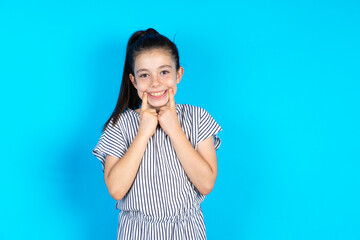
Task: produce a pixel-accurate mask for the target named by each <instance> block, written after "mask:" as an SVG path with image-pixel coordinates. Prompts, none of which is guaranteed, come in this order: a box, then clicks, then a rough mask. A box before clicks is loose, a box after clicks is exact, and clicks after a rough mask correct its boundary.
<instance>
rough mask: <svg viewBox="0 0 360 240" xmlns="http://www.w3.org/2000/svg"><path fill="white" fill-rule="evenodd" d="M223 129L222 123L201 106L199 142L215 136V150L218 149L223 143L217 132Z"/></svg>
mask: <svg viewBox="0 0 360 240" xmlns="http://www.w3.org/2000/svg"><path fill="white" fill-rule="evenodd" d="M221 130H222V128H221V127H220V125H219V124H218V123H217V122H216V121H215V119H214V118H213V117H212V116H211V115H210V114H209V113H208V112H207V111H206V110H205V109H202V108H201V111H200V121H199V133H198V139H197V143H200V142H202V141H204V140H205V139H207V138H208V137H211V136H213V137H214V145H215V150H218V149H219V147H220V144H221V140H220V138H219V137H218V136H217V134H218V133H219V132H220V131H221Z"/></svg>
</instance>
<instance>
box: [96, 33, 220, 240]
mask: <svg viewBox="0 0 360 240" xmlns="http://www.w3.org/2000/svg"><path fill="white" fill-rule="evenodd" d="M183 72H184V69H183V68H182V67H181V66H180V65H179V54H178V50H177V47H176V46H175V44H174V43H173V42H172V41H170V40H169V39H168V38H167V37H165V36H163V35H161V34H159V33H158V32H157V31H155V30H154V29H152V28H150V29H147V30H146V31H138V32H135V33H134V34H133V35H132V36H131V38H130V39H129V42H128V45H127V49H126V58H125V66H124V72H123V77H122V83H121V88H120V93H119V98H118V101H117V104H116V107H115V110H114V112H113V113H112V115H111V117H110V118H109V120H108V121H107V122H106V124H105V126H104V129H103V134H102V136H101V138H100V140H99V142H98V144H97V146H96V147H95V149H94V150H93V153H94V155H95V156H96V157H97V158H99V159H100V161H101V162H102V164H103V170H104V178H105V183H106V186H107V188H108V190H109V193H110V195H111V196H112V197H113V198H114V199H115V200H117V204H116V206H117V208H118V209H120V214H119V224H118V233H117V239H166V240H168V239H206V232H205V225H204V219H203V214H202V211H201V208H200V203H201V202H202V201H203V200H204V198H205V195H207V194H209V193H210V192H211V190H212V188H213V187H214V184H215V179H216V175H217V160H216V152H215V150H217V149H218V148H219V146H220V139H219V138H218V137H217V135H216V134H217V133H218V132H219V131H220V130H221V127H220V126H219V125H218V124H217V123H216V122H215V120H214V119H213V118H212V117H211V116H210V115H209V113H208V112H206V111H205V110H204V109H202V108H200V107H195V106H191V105H187V104H176V103H175V100H174V95H175V94H176V90H177V84H178V83H179V82H180V80H181V78H182V76H183Z"/></svg>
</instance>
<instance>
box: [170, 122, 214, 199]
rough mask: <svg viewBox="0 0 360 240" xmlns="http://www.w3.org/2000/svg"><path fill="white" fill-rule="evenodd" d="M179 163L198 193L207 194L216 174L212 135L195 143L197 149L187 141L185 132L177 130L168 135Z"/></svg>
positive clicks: (211, 187) (210, 189) (212, 185)
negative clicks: (170, 135)
mask: <svg viewBox="0 0 360 240" xmlns="http://www.w3.org/2000/svg"><path fill="white" fill-rule="evenodd" d="M170 139H171V141H172V143H173V146H174V148H175V151H176V155H177V156H178V158H179V160H180V163H181V165H182V166H183V168H184V170H185V172H186V174H187V176H188V177H189V179H190V181H191V182H192V183H193V184H194V185H195V187H196V188H197V189H198V190H199V192H200V193H202V194H204V195H207V194H209V193H210V192H211V191H212V189H213V187H214V185H215V180H216V176H217V158H216V151H215V147H214V140H213V136H211V137H209V138H207V139H205V140H204V141H202V142H200V143H199V144H198V145H197V150H195V149H194V147H193V146H192V145H191V143H190V142H189V139H188V138H187V137H186V135H185V133H184V132H183V130H182V129H181V132H180V130H178V132H177V133H176V134H174V135H173V137H170Z"/></svg>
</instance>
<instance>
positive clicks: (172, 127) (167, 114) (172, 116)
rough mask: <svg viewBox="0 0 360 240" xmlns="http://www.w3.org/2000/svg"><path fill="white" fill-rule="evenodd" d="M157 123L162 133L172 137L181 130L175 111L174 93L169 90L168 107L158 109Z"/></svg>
mask: <svg viewBox="0 0 360 240" xmlns="http://www.w3.org/2000/svg"><path fill="white" fill-rule="evenodd" d="M158 121H159V124H160V127H161V128H162V129H163V130H164V132H165V133H166V134H167V135H168V136H169V137H172V136H174V134H176V132H177V131H179V130H182V129H181V126H180V123H179V119H178V116H177V113H176V109H175V99H174V91H173V89H172V88H170V89H169V105H168V106H164V107H161V108H160V111H159V113H158Z"/></svg>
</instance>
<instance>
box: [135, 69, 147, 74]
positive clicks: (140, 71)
mask: <svg viewBox="0 0 360 240" xmlns="http://www.w3.org/2000/svg"><path fill="white" fill-rule="evenodd" d="M141 71H147V69H146V68H140V69H139V70H137V71H136V73H138V72H141Z"/></svg>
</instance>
